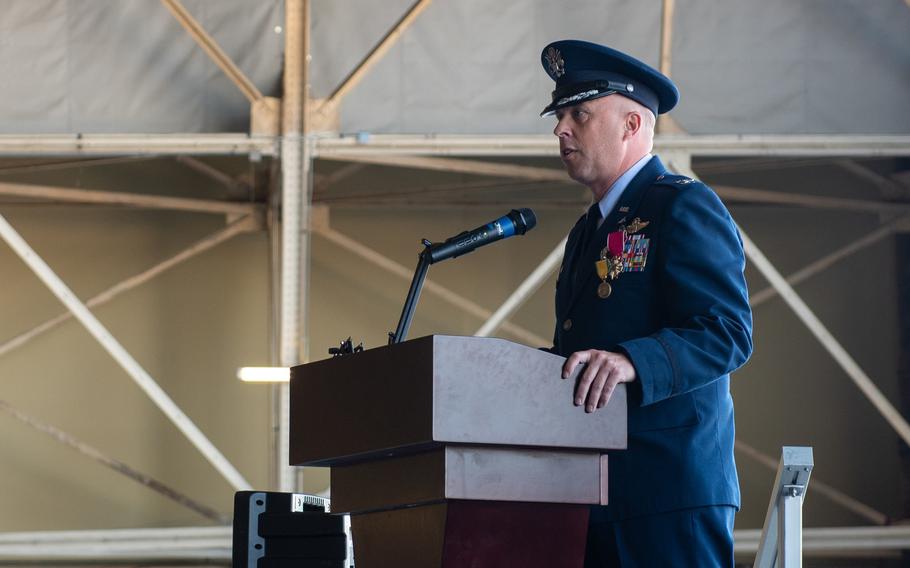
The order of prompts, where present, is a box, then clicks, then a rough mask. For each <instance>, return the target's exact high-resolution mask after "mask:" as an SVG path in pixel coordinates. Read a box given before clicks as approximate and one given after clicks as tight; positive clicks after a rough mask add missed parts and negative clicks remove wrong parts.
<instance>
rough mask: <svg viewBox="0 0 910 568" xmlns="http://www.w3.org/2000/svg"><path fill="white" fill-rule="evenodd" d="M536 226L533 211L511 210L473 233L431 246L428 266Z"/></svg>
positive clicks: (463, 233) (460, 235) (465, 233)
mask: <svg viewBox="0 0 910 568" xmlns="http://www.w3.org/2000/svg"><path fill="white" fill-rule="evenodd" d="M536 225H537V217H536V216H535V215H534V212H533V211H531V210H530V209H512V210H511V211H509V214H508V215H504V216H502V217H500V218H499V219H496V220H495V221H493V222H492V223H488V224H486V225H483V226H482V227H477V228H476V229H474V230H473V231H465V232H462V233H459V234H457V235H455V236H454V237H451V238H450V239H447V240H446V241H445V242H442V243H436V244H434V245H431V246H430V247H429V249H427V253H428V256H429V260H430V264H433V263H436V262H439V261H441V260H447V259H449V258H454V257H456V256H461V255H463V254H468V253H469V252H471V251H472V250H474V249H476V248H478V247H482V246H484V245H488V244H490V243H494V242H496V241H499V240H502V239H507V238H509V237H511V236H513V235H523V234H525V233H527V232H528V231H530V230H531V229H533V228H534V227H535V226H536Z"/></svg>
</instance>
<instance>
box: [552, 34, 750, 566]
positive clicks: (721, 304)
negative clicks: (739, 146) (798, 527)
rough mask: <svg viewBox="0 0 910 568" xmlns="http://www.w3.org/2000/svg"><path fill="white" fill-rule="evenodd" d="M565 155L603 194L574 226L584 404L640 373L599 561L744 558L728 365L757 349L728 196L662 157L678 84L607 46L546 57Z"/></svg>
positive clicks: (562, 49)
mask: <svg viewBox="0 0 910 568" xmlns="http://www.w3.org/2000/svg"><path fill="white" fill-rule="evenodd" d="M541 61H542V63H543V66H544V69H545V70H546V71H547V73H548V74H549V75H550V77H551V78H552V79H553V80H554V81H555V82H556V89H555V90H554V91H553V99H552V102H551V103H550V104H549V105H548V106H547V107H546V108H545V109H544V111H543V113H541V114H542V116H547V115H555V117H556V128H555V129H554V131H553V133H554V134H555V135H556V136H557V138H559V149H560V155H561V157H562V161H563V163H564V164H565V167H566V170H567V171H568V173H569V176H570V177H572V179H574V180H576V181H578V182H580V183H582V184H584V185H586V186H587V187H588V188H589V189H590V190H591V192H592V193H593V196H594V204H593V205H592V206H591V208H590V209H589V211H588V213H587V214H586V215H584V216H583V217H582V218H581V219H580V220H579V221H578V223H577V224H576V225H575V227H574V228H573V229H572V231H571V233H570V234H569V238H568V242H567V243H566V250H565V256H564V259H563V265H562V268H561V269H560V273H559V278H558V280H557V284H556V317H557V325H556V333H555V337H554V347H553V351H554V352H555V353H557V354H560V355H563V356H566V357H567V360H566V363H565V366H564V368H563V379H565V378H567V377H569V376H570V375H571V374H572V373H573V371H575V369H576V368H577V367H578V366H579V365H583V366H584V370H583V371H582V372H581V374H580V378H579V379H578V384H577V386H576V389H575V401H574V402H575V404H576V405H578V406H579V407H581V408H583V409H584V411H585V412H596V410H597V409H598V408H601V407H603V406H604V405H605V404H606V403H607V401H608V400H609V399H610V395H611V393H612V392H613V391H614V389H615V388H616V385H618V384H620V383H627V386H626V388H627V389H628V401H629V403H628V404H629V408H628V420H629V423H628V426H629V443H628V449H627V450H625V451H617V452H612V453H611V454H610V457H609V476H608V477H609V495H608V498H609V504H608V505H607V506H606V507H594V508H593V509H592V511H591V521H590V526H589V531H588V545H587V550H586V554H585V556H586V560H585V562H586V566H588V567H595V566H597V567H600V566H611V567H612V566H622V567H624V568H625V567H629V566H649V567H650V566H697V567H700V568H701V567H708V566H732V565H733V519H734V515H735V512H736V510H737V509H738V508H739V504H740V497H739V481H738V479H737V475H736V465H735V463H734V460H733V440H734V426H733V400H732V398H731V396H730V377H729V373H730V372H731V371H733V370H735V369H736V368H738V367H740V366H741V365H743V364H744V363H745V362H746V360H747V359H748V358H749V355H750V354H751V351H752V339H751V333H752V314H751V310H750V308H749V299H748V294H747V291H746V283H745V278H744V276H743V269H744V266H745V260H744V256H743V246H742V240H741V238H740V236H739V233H738V232H737V229H736V227H735V225H734V223H733V220H732V219H731V218H730V214H729V213H728V212H727V210H726V208H725V207H724V206H723V204H722V203H721V201H720V200H719V199H718V197H717V195H715V194H714V192H713V191H712V190H711V189H710V188H708V187H707V186H706V185H704V184H702V183H701V182H699V181H696V180H693V179H690V178H687V177H684V176H679V175H673V174H671V173H669V172H668V171H667V170H666V169H665V168H664V166H663V164H662V163H661V162H660V160H659V159H658V158H657V157H655V156H652V155H651V153H650V152H651V149H652V141H653V135H654V125H655V121H656V116H657V115H658V114H660V113H664V112H667V111H669V110H670V109H671V108H673V106H675V105H676V102H677V101H678V99H679V92H678V90H677V89H676V86H675V85H674V84H673V83H672V82H671V81H670V79H669V78H667V77H665V76H664V75H662V74H660V73H659V72H658V71H656V70H654V69H653V68H651V67H649V66H647V65H645V64H644V63H642V62H640V61H638V60H636V59H634V58H632V57H630V56H628V55H626V54H624V53H621V52H618V51H615V50H613V49H610V48H608V47H604V46H601V45H597V44H593V43H588V42H582V41H576V40H567V41H558V42H555V43H552V44H550V45H548V46H547V47H546V48H544V50H543V53H542V54H541Z"/></svg>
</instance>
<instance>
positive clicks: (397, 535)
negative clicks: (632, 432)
mask: <svg viewBox="0 0 910 568" xmlns="http://www.w3.org/2000/svg"><path fill="white" fill-rule="evenodd" d="M564 361H565V359H564V358H563V357H559V356H556V355H552V354H550V353H546V352H544V351H540V350H538V349H532V348H529V347H525V346H522V345H518V344H515V343H512V342H509V341H505V340H502V339H491V338H479V337H453V336H441V335H435V336H429V337H422V338H419V339H414V340H411V341H407V342H404V343H399V344H397V345H389V346H386V347H380V348H376V349H371V350H369V351H364V352H362V353H355V354H350V355H344V356H341V357H335V358H332V359H327V360H324V361H319V362H316V363H310V364H307V365H300V366H298V367H294V368H293V369H292V370H291V424H290V446H291V447H290V460H291V464H293V465H306V466H330V467H331V468H332V473H331V482H332V511H333V512H336V513H351V525H352V531H353V538H354V555H355V558H356V564H357V567H358V568H387V567H396V568H405V567H433V568H461V567H468V566H470V567H471V568H487V567H494V566H495V567H503V566H522V567H525V568H535V567H544V566H546V567H547V568H562V567H566V568H568V567H572V568H581V566H582V564H583V559H584V547H585V538H586V531H587V524H588V505H590V504H598V503H600V504H606V500H607V457H606V455H604V452H605V451H606V450H611V449H623V448H625V447H626V391H625V388H624V385H620V386H619V388H617V390H616V392H615V393H614V394H613V398H612V399H611V401H610V403H609V404H608V405H607V406H606V407H605V408H603V409H601V410H599V411H597V412H595V413H592V414H586V413H585V412H584V409H583V408H582V407H577V406H574V405H573V401H572V399H573V393H574V389H575V381H574V380H573V379H567V380H562V379H560V374H561V370H562V364H563V362H564Z"/></svg>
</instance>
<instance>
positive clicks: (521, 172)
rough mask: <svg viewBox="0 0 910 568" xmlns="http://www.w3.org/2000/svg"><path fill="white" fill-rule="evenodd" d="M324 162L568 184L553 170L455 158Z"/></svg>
mask: <svg viewBox="0 0 910 568" xmlns="http://www.w3.org/2000/svg"><path fill="white" fill-rule="evenodd" d="M325 159H327V160H339V161H346V162H356V163H360V164H373V165H378V166H395V167H399V168H415V169H421V170H435V171H442V172H452V173H463V174H473V175H478V176H494V177H506V178H519V179H527V180H532V181H556V182H563V183H570V182H572V180H571V179H570V178H569V176H568V175H567V174H566V172H565V170H561V169H559V170H557V169H555V168H538V167H534V166H521V165H517V164H498V163H495V162H485V161H483V160H465V159H459V158H434V157H430V156H402V155H397V154H392V155H373V154H367V155H363V154H335V155H329V156H325Z"/></svg>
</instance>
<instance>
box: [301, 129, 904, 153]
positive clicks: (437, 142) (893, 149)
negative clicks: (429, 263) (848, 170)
mask: <svg viewBox="0 0 910 568" xmlns="http://www.w3.org/2000/svg"><path fill="white" fill-rule="evenodd" d="M654 149H655V152H658V153H667V152H686V153H689V154H691V155H692V156H696V157H712V156H713V157H726V156H766V157H767V156H775V157H807V156H840V157H843V156H851V157H864V156H910V136H902V135H894V136H887V135H880V136H860V135H856V136H852V135H837V136H835V135H831V136H822V135H818V136H810V135H727V134H724V135H720V134H718V135H658V136H657V137H656V138H655V140H654ZM316 153H317V157H328V156H331V155H337V154H347V155H350V154H358V155H371V154H372V155H389V154H399V155H420V156H541V157H553V158H556V157H558V156H559V145H558V144H557V143H556V140H555V138H553V136H552V135H549V134H547V135H542V134H541V135H513V136H471V135H463V136H462V135H440V134H426V135H398V134H376V135H372V136H368V137H363V136H360V137H349V136H348V137H344V136H342V137H336V136H319V137H317V138H316Z"/></svg>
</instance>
